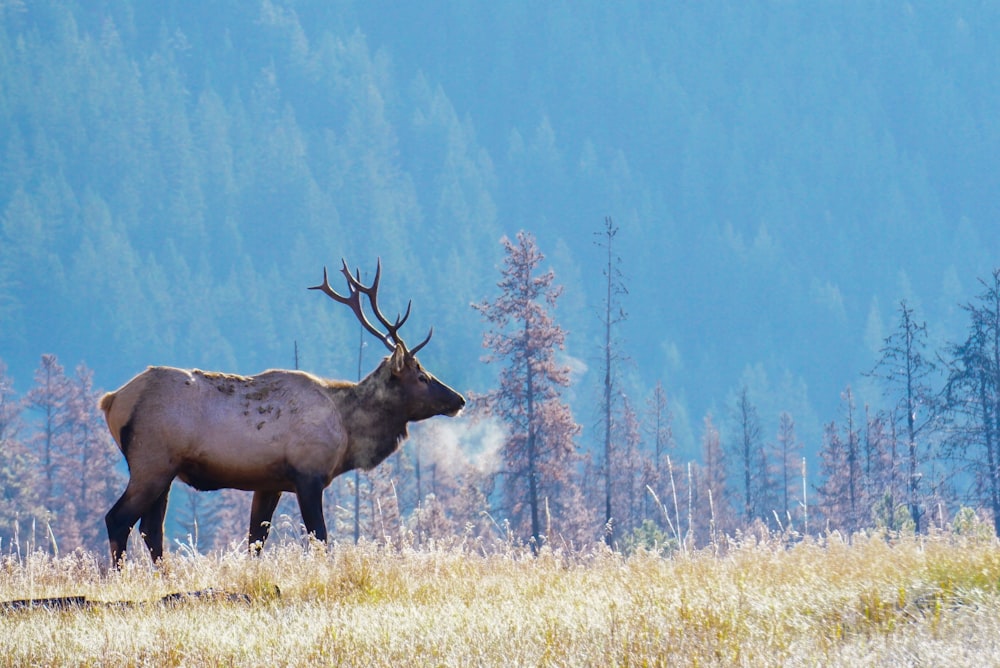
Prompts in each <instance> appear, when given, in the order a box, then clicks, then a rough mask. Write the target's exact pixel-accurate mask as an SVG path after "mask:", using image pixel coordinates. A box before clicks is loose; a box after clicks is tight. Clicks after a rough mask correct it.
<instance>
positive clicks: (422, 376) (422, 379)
mask: <svg viewBox="0 0 1000 668" xmlns="http://www.w3.org/2000/svg"><path fill="white" fill-rule="evenodd" d="M417 380H419V381H420V382H421V383H425V384H426V383H429V382H431V379H430V378H428V377H427V374H426V373H422V374H420V375H419V376H417Z"/></svg>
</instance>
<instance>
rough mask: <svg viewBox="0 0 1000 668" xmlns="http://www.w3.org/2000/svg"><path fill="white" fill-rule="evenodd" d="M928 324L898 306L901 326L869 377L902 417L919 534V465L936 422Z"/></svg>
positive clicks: (910, 502)
mask: <svg viewBox="0 0 1000 668" xmlns="http://www.w3.org/2000/svg"><path fill="white" fill-rule="evenodd" d="M926 347H927V324H926V323H922V322H918V321H917V320H916V318H915V316H914V313H913V309H912V308H910V306H909V305H907V303H906V301H905V300H904V301H901V302H900V303H899V324H898V325H897V326H896V330H895V331H894V332H893V333H892V334H890V335H889V336H888V337H886V339H885V345H884V346H883V347H882V350H881V357H880V358H879V360H878V362H877V363H876V365H875V368H874V370H873V371H872V372H871V374H870V375H873V376H876V377H878V378H880V379H882V381H883V382H884V383H885V392H886V395H887V396H888V397H889V398H890V399H892V400H893V401H894V402H895V404H894V414H895V415H897V416H903V424H904V426H905V431H904V432H903V435H904V437H905V438H906V442H905V448H906V471H905V473H904V479H905V490H906V503H907V505H908V506H909V513H910V517H911V519H912V520H913V522H914V524H915V527H916V529H917V531H920V530H921V528H922V527H923V526H924V524H923V522H922V518H923V513H924V510H923V503H922V498H921V493H922V492H921V490H920V480H921V477H922V473H921V471H920V463H921V462H922V461H925V460H926V459H928V458H929V457H930V443H929V438H930V434H929V432H930V428H931V427H932V425H933V420H934V418H935V412H936V408H935V397H934V394H933V392H932V390H931V388H930V385H929V384H928V379H929V378H930V376H931V375H932V374H933V373H934V372H935V370H936V365H935V364H934V362H933V361H931V359H930V358H928V357H927V355H926V354H925V350H926Z"/></svg>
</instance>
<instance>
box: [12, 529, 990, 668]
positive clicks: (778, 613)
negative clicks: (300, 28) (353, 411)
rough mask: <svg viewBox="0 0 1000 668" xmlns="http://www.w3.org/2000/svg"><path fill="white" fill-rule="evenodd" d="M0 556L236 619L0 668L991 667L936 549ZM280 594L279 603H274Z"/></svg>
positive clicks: (18, 566)
mask: <svg viewBox="0 0 1000 668" xmlns="http://www.w3.org/2000/svg"><path fill="white" fill-rule="evenodd" d="M98 561H99V560H98V559H97V558H96V557H93V556H88V555H79V554H77V555H71V556H68V557H61V558H58V559H54V558H52V557H49V556H46V555H44V554H42V553H35V554H32V555H30V556H28V557H25V558H16V557H5V558H4V560H3V561H2V563H0V600H2V601H9V600H13V599H24V598H43V597H55V596H71V595H72V596H80V595H82V596H86V597H87V598H88V599H91V600H95V601H122V600H131V601H157V600H158V599H159V598H160V597H162V596H164V595H166V594H169V593H172V592H184V591H193V590H202V589H206V588H215V589H218V590H225V591H230V592H242V593H246V594H249V595H250V597H251V602H250V603H249V604H248V603H239V602H231V601H223V600H191V601H184V602H181V603H176V604H164V603H156V602H153V603H150V604H147V605H139V606H132V607H119V606H94V607H91V608H85V609H71V610H46V609H34V610H22V611H7V612H0V662H2V663H3V664H4V665H156V666H164V665H267V666H284V665H295V666H301V665H310V664H312V665H344V666H389V665H392V666H518V665H521V666H645V665H650V666H659V665H663V666H686V665H691V666H694V665H700V666H706V665H707V666H712V665H719V666H733V665H746V666H767V665H782V666H789V665H791V666H795V665H809V666H813V665H852V666H857V665H879V666H882V665H935V666H948V665H953V666H968V665H989V664H993V665H1000V590H998V589H1000V588H998V585H1000V550H998V547H997V544H996V542H995V541H994V540H984V539H973V538H963V537H958V536H953V535H937V536H932V537H917V538H913V537H910V538H903V539H898V540H894V541H887V540H886V539H884V538H882V537H855V538H854V540H853V541H852V543H851V544H850V545H848V544H847V543H846V542H844V541H842V540H840V539H838V538H837V537H836V536H834V537H830V538H827V539H824V540H823V541H821V542H816V541H806V542H800V543H797V544H794V545H785V544H784V543H783V542H782V541H780V540H778V539H773V540H772V539H767V540H764V541H745V542H744V543H743V544H739V545H730V546H729V547H728V549H727V550H726V551H725V553H724V554H722V555H721V556H720V555H719V554H717V553H716V552H714V551H705V552H699V553H694V554H689V555H686V556H685V555H675V556H674V557H671V558H663V557H660V556H656V555H653V554H650V553H641V552H640V553H638V554H635V555H632V556H629V557H623V556H622V555H620V554H617V553H612V552H610V551H608V550H607V549H605V548H603V547H600V546H596V547H594V548H592V549H591V550H589V551H585V552H582V553H577V554H565V553H561V552H559V551H550V550H543V551H542V553H541V554H540V555H539V556H538V557H532V556H531V555H530V553H529V552H527V551H525V550H522V549H518V548H513V547H509V546H508V547H506V548H503V549H499V550H497V551H496V553H490V554H483V553H482V552H481V551H480V552H476V551H474V550H471V549H469V548H467V547H462V546H460V545H458V544H456V545H454V546H438V547H432V548H420V549H411V548H403V549H398V548H385V547H380V546H377V545H372V544H363V545H360V546H354V545H339V544H338V545H334V546H332V547H330V548H328V549H325V548H323V547H321V546H315V545H314V546H313V547H312V548H311V549H303V548H301V547H299V546H296V545H284V546H277V547H276V548H272V549H270V550H269V551H268V552H266V553H265V554H264V556H263V557H262V558H260V559H256V560H255V559H250V558H248V557H245V556H244V555H243V553H242V551H240V550H234V551H233V552H231V553H228V554H224V555H221V556H212V557H208V556H182V555H178V554H173V555H170V556H168V558H167V559H166V560H165V561H164V563H163V564H162V566H161V567H160V568H158V569H153V568H151V567H150V565H149V564H148V562H145V561H144V560H143V559H141V558H139V559H136V560H135V561H132V562H130V563H128V564H127V565H126V567H125V568H124V569H123V570H122V571H121V572H117V573H116V572H113V573H109V574H104V575H102V574H101V568H100V566H99V563H98ZM276 587H278V588H280V595H278V593H277V592H276V590H275V588H276Z"/></svg>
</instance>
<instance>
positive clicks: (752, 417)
mask: <svg viewBox="0 0 1000 668" xmlns="http://www.w3.org/2000/svg"><path fill="white" fill-rule="evenodd" d="M735 415H736V428H737V436H736V441H735V442H734V444H733V447H732V450H733V452H732V454H734V455H735V456H736V461H737V465H738V467H739V474H740V476H741V479H742V482H743V517H742V519H743V522H744V524H746V525H749V524H750V523H751V522H752V521H753V520H754V518H760V517H763V515H764V514H765V513H766V512H767V510H768V505H770V504H769V502H768V498H767V496H768V493H769V491H770V489H771V485H770V481H769V480H768V469H767V458H766V455H765V452H764V447H763V443H762V442H761V435H760V418H759V417H758V415H757V407H756V406H754V404H753V402H752V401H750V392H749V389H748V388H747V386H746V385H744V386H743V387H742V388H741V389H740V393H739V395H738V397H737V399H736V408H735Z"/></svg>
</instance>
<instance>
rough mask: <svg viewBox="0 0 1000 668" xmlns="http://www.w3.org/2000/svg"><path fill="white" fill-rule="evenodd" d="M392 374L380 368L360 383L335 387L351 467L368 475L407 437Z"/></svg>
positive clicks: (342, 384) (383, 367)
mask: <svg viewBox="0 0 1000 668" xmlns="http://www.w3.org/2000/svg"><path fill="white" fill-rule="evenodd" d="M390 377H391V373H390V372H389V369H388V366H387V365H385V364H381V365H379V367H378V368H377V369H375V371H373V372H372V373H371V374H370V375H369V376H368V377H366V378H365V379H364V380H362V381H361V382H360V383H356V384H350V383H331V384H330V388H331V389H332V390H334V392H335V397H336V402H337V405H338V407H339V408H340V415H341V417H342V418H343V420H344V426H345V427H346V428H347V433H348V445H347V448H348V454H347V457H346V458H345V459H346V464H347V467H346V468H345V469H344V470H348V471H349V470H350V469H354V468H360V469H363V470H365V471H368V470H371V469H373V468H375V467H376V466H378V465H379V464H380V463H381V462H382V460H384V459H385V458H386V457H388V456H389V455H391V454H392V453H394V452H395V451H396V450H397V449H398V448H399V446H400V444H401V443H402V442H403V439H405V438H406V436H407V428H406V418H405V417H402V410H401V407H399V406H394V405H393V402H392V401H391V397H390V394H389V388H388V384H389V383H391V382H394V381H392V380H391V378H390Z"/></svg>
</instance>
